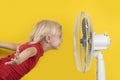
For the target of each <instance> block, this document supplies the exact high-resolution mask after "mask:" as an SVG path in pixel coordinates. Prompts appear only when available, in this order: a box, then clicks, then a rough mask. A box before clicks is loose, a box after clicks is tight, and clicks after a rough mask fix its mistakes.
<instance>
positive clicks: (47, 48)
mask: <svg viewBox="0 0 120 80" xmlns="http://www.w3.org/2000/svg"><path fill="white" fill-rule="evenodd" d="M40 43H41V45H42V47H43V50H44V52H46V51H48V50H50V49H51V48H50V46H49V45H48V44H46V43H45V42H40Z"/></svg>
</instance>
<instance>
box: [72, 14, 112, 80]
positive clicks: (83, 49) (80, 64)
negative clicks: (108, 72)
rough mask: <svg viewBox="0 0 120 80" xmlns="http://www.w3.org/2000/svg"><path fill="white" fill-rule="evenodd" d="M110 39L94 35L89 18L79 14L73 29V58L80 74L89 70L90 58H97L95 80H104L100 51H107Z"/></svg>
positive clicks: (102, 35) (86, 15) (105, 35)
mask: <svg viewBox="0 0 120 80" xmlns="http://www.w3.org/2000/svg"><path fill="white" fill-rule="evenodd" d="M109 45H110V38H109V36H108V35H107V34H95V33H94V32H93V29H92V22H91V19H90V16H89V15H88V14H87V13H86V12H81V13H80V14H79V15H78V16H77V18H76V23H75V28H74V56H75V61H76V67H77V69H78V71H80V72H86V71H88V70H89V69H90V66H91V63H92V57H93V56H95V57H96V58H97V78H96V79H97V80H105V79H106V78H105V68H104V59H103V55H102V54H101V52H100V50H103V49H107V48H108V46H109Z"/></svg>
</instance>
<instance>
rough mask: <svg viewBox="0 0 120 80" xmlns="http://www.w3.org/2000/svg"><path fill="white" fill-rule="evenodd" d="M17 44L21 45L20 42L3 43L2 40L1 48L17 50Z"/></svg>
mask: <svg viewBox="0 0 120 80" xmlns="http://www.w3.org/2000/svg"><path fill="white" fill-rule="evenodd" d="M17 46H19V44H14V43H2V42H0V48H5V49H10V50H16V49H17Z"/></svg>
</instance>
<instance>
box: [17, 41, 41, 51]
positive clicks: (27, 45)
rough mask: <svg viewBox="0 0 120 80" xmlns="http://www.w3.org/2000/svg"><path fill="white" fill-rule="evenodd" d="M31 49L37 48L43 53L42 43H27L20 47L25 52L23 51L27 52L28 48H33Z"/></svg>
mask: <svg viewBox="0 0 120 80" xmlns="http://www.w3.org/2000/svg"><path fill="white" fill-rule="evenodd" d="M31 47H32V48H36V49H37V50H42V51H43V48H42V45H41V44H40V43H30V42H25V43H23V44H22V45H20V47H19V50H20V51H23V50H25V49H27V48H31Z"/></svg>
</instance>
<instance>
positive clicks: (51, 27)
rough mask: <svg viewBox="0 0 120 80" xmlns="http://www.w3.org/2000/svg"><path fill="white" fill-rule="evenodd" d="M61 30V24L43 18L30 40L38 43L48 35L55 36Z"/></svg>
mask: <svg viewBox="0 0 120 80" xmlns="http://www.w3.org/2000/svg"><path fill="white" fill-rule="evenodd" d="M60 31H61V25H60V24H59V23H57V22H55V21H51V20H42V21H40V22H38V23H37V24H36V26H35V29H34V30H33V32H32V33H31V35H30V42H33V43H38V42H40V41H41V40H42V39H43V38H44V37H45V36H46V35H49V36H54V35H56V34H57V33H58V32H60Z"/></svg>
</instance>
